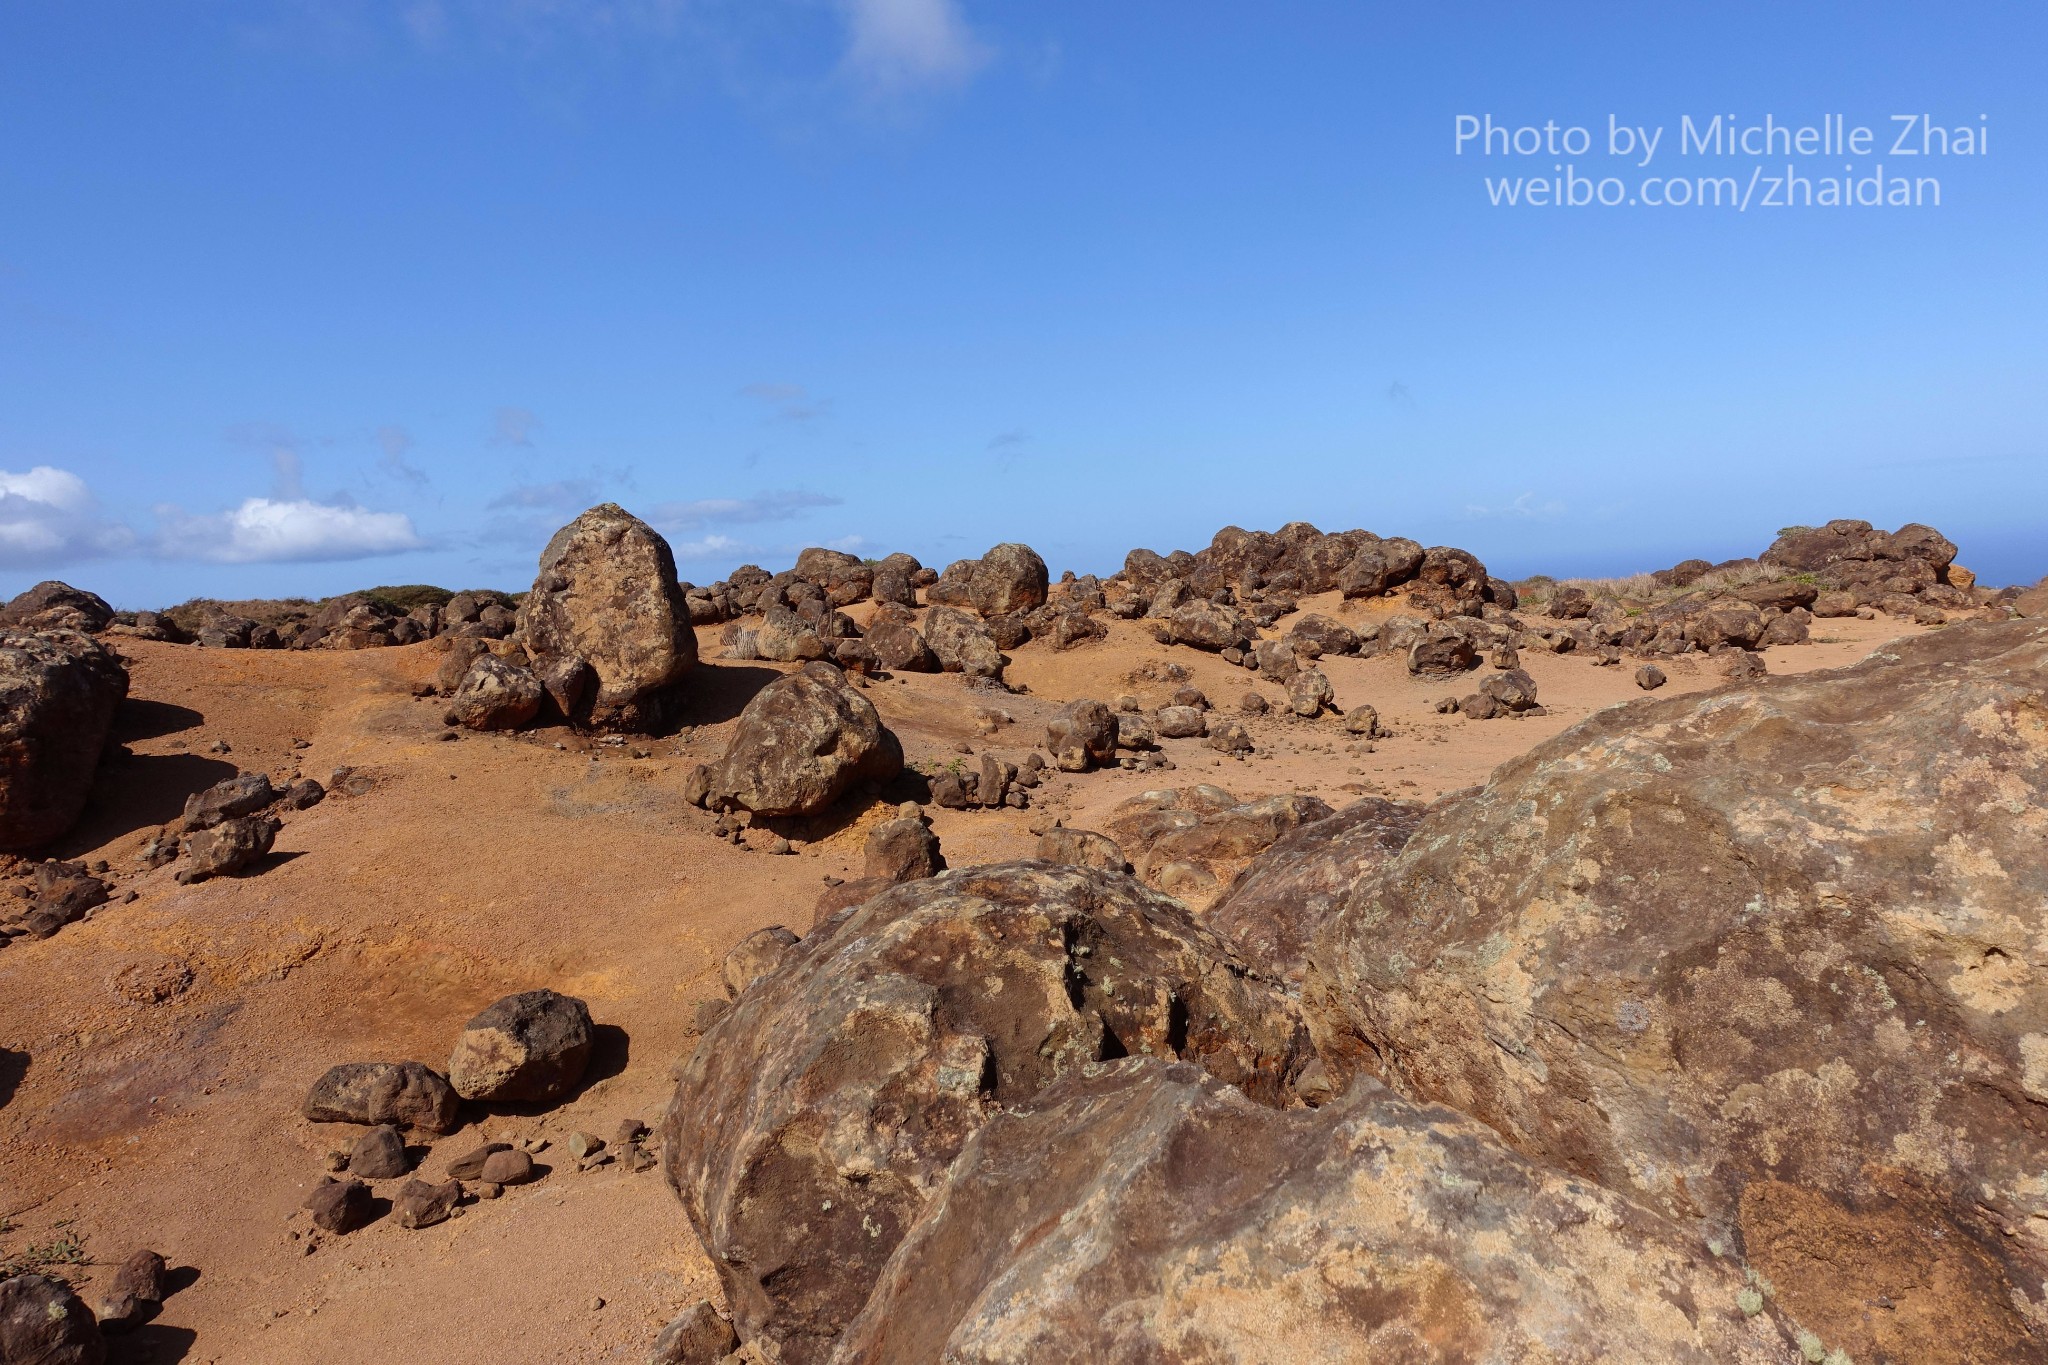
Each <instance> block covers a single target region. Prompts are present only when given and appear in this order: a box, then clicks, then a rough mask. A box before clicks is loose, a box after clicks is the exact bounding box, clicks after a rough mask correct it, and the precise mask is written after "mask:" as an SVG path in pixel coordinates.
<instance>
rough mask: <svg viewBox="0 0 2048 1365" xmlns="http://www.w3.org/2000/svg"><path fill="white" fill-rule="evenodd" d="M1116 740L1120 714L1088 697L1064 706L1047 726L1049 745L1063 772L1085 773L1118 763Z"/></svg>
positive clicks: (1055, 761)
mask: <svg viewBox="0 0 2048 1365" xmlns="http://www.w3.org/2000/svg"><path fill="white" fill-rule="evenodd" d="M1116 740H1117V723H1116V713H1115V712H1113V711H1111V710H1110V709H1109V708H1108V707H1107V706H1105V705H1103V704H1102V703H1101V702H1099V701H1092V700H1089V699H1088V698H1085V697H1084V698H1080V699H1078V700H1075V701H1070V702H1068V703H1067V704H1066V705H1065V706H1062V707H1061V708H1060V709H1059V710H1058V711H1056V712H1054V713H1053V718H1052V719H1051V720H1049V721H1047V722H1046V726H1045V747H1046V748H1047V749H1048V750H1049V751H1050V752H1051V753H1052V758H1053V762H1054V763H1055V764H1056V765H1058V767H1059V769H1060V771H1061V772H1069V773H1085V772H1087V771H1088V770H1089V769H1091V768H1096V767H1101V766H1103V765H1105V764H1110V763H1114V762H1116Z"/></svg>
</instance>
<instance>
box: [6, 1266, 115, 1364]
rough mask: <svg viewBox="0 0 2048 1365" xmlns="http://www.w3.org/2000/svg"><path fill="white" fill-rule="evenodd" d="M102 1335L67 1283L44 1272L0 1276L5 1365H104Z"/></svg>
mask: <svg viewBox="0 0 2048 1365" xmlns="http://www.w3.org/2000/svg"><path fill="white" fill-rule="evenodd" d="M106 1358H107V1342H106V1338H105V1337H103V1336H101V1335H100V1327H99V1324H98V1323H97V1322H95V1321H94V1320H93V1316H92V1310H91V1309H90V1308H87V1307H86V1306H85V1301H84V1300H82V1299H80V1298H79V1297H78V1295H76V1294H74V1293H72V1292H71V1286H70V1285H68V1284H66V1283H64V1281H62V1280H57V1279H52V1278H50V1277H49V1276H47V1275H11V1276H9V1277H8V1278H6V1279H4V1280H0V1361H5V1362H6V1365H17V1362H19V1365H103V1362H104V1361H105V1360H106Z"/></svg>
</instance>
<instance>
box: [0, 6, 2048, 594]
mask: <svg viewBox="0 0 2048 1365" xmlns="http://www.w3.org/2000/svg"><path fill="white" fill-rule="evenodd" d="M2044 53H2048V11H2044V10H2043V9H2042V8H2041V7H2040V6H2038V5H2020V4H1979V5H1972V6H1969V7H1956V6H1942V5H1933V4H1924V5H1911V6H1908V5H1887V4H1877V3H1861V4H1856V5H1819V4H1815V5H1801V6H1796V7H1794V6H1785V5H1783V4H1739V3H1728V4H1717V5H1714V6H1704V5H1693V6H1673V5H1662V4H1645V3H1642V2H1641V0H1634V2H1633V3H1627V4H1577V5H1572V6H1533V5H1528V4H1525V3H1512V4H1510V3H1502V4H1492V5H1474V4H1456V3H1451V4H1432V5H1427V6H1423V5H1412V6H1392V5H1372V6H1368V5H1364V4H1352V3H1344V4H1338V3H1324V4H1306V3H1286V2H1285V0H1280V2H1278V3H1272V4H1261V5H1244V4H1230V5H1226V4H1213V5H1188V4H1185V3H1163V2H1162V3H1152V2H1150V0H1119V2H1118V3H1115V4H1103V3H1100V0H1032V2H1031V3H1028V4H1027V3H1011V4H995V3H982V2H981V0H389V2H388V3H385V2H379V0H242V2H240V3H231V2H230V0H186V2H184V3H176V4H164V3H161V0H156V2H155V3H147V4H144V3H133V4H106V3H97V2H96V0H70V2H69V3H63V4H58V3H23V2H17V3H11V4H4V5H0V127H4V128H5V129H6V130H7V132H6V137H5V139H4V142H0V590H5V591H8V592H11V591H13V590H16V589H17V588H19V587H21V586H25V585H26V584H27V583H29V582H32V581H34V580H35V579H37V578H40V577H45V576H51V575H56V576H61V577H65V578H67V579H70V580H72V581H74V582H78V583H80V584H82V585H84V586H88V587H92V588H95V589H97V590H98V591H100V592H102V593H103V594H105V595H106V596H108V597H109V598H111V599H113V600H115V601H116V602H117V603H118V604H121V605H125V606H148V605H162V604H166V603H169V602H175V601H178V600H182V599H183V598H185V597H188V596H192V595H196V594H205V595H215V596H234V597H240V596H254V595H275V594H283V593H304V594H314V595H317V594H323V593H329V592H335V591H340V590H343V589H347V588H350V587H357V586H366V585H368V584H370V583H375V582H420V581H426V582H438V583H441V584H443V585H444V586H448V587H462V586H471V585H493V586H503V587H519V586H523V585H524V584H525V583H526V582H528V581H529V580H530V578H531V576H532V565H533V562H534V560H535V557H536V556H537V555H538V553H539V550H540V547H541V544H542V543H543V541H544V540H545V538H546V535H547V533H548V532H549V531H550V530H551V529H552V528H553V527H554V526H556V525H558V524H560V523H561V522H562V521H564V520H566V519H567V518H568V517H570V516H572V515H573V514H574V513H575V512H576V511H578V510H580V509H581V508H582V507H583V506H585V505H588V504H589V503H591V502H595V501H599V500H604V499H615V500H617V501H620V502H622V503H624V504H625V505H627V506H628V507H630V508H632V509H633V510H635V511H637V512H639V513H640V514H641V515H643V516H646V517H648V518H649V519H650V520H653V521H655V522H656V523H657V524H658V525H660V526H661V527H662V528H663V529H664V531H665V532H666V533H667V534H668V535H669V537H670V539H671V541H672V542H673V543H674V544H675V546H676V548H677V551H678V558H679V560H681V561H682V562H681V569H682V573H683V576H684V577H686V578H691V579H695V580H697V581H706V580H709V579H711V578H715V577H717V576H719V575H720V574H722V573H724V572H725V571H727V570H729V569H730V568H731V567H732V566H733V565H735V564H737V563H739V562H741V561H742V560H745V559H754V560H757V561H759V562H763V563H769V564H771V565H773V564H778V563H786V562H787V561H788V560H789V559H790V558H791V557H792V556H793V554H794V551H795V550H796V549H797V548H798V547H800V546H803V545H806V544H841V545H846V546H849V547H853V548H860V549H863V550H865V551H866V552H869V553H874V554H880V553H884V552H886V551H889V550H894V549H908V550H910V551H912V552H913V553H915V554H917V555H919V556H920V557H922V558H924V559H925V560H927V561H929V562H933V563H939V564H943V563H944V562H946V561H948V560H950V559H953V558H956V557H959V556H961V555H964V554H969V553H978V552H979V551H980V550H982V549H984V548H986V547H987V546H988V545H989V544H991V543H993V542H995V541H997V540H1006V539H1024V540H1027V541H1029V542H1031V543H1032V544H1034V545H1036V546H1037V547H1038V548H1039V549H1040V550H1041V552H1043V553H1044V554H1045V556H1046V558H1047V559H1048V561H1049V562H1051V563H1052V564H1053V566H1054V567H1055V569H1059V568H1066V567H1072V568H1075V569H1079V570H1084V571H1085V570H1100V571H1107V570H1109V569H1111V568H1114V567H1115V566H1116V565H1117V564H1118V563H1119V562H1120V561H1121V558H1122V556H1123V553H1124V551H1125V550H1127V549H1129V548H1130V547H1131V546H1134V545H1149V546H1152V547H1154V548H1158V549H1168V548H1173V547H1175V546H1186V547H1190V548H1192V547H1196V546H1199V545H1200V544H1202V543H1205V542H1206V540H1207V539H1208V537H1209V535H1210V534H1211V533H1212V532H1213V531H1214V530H1215V529H1216V528H1217V527H1219V526H1221V525H1224V524H1226V523H1230V522H1236V523H1238V524H1242V525H1248V526H1267V527H1271V526H1277V525H1279V524H1280V523H1282V522H1284V521H1287V520H1291V519H1296V518H1305V519H1308V520H1312V521H1314V522H1316V523H1317V524H1319V525H1322V526H1324V527H1325V528H1326V529H1337V528H1341V527H1346V526H1353V525H1362V526H1366V527H1369V528H1371V529H1373V530H1376V531H1379V532H1381V533H1382V534H1389V535H1392V534H1405V535H1411V536H1414V537H1416V538H1418V539H1421V540H1423V541H1425V542H1429V543H1449V544H1456V545H1462V546H1465V547H1467V548H1470V549H1472V550H1473V551H1475V552H1476V553H1478V554H1479V555H1480V556H1481V557H1482V558H1484V559H1485V560H1486V561H1487V562H1488V564H1489V565H1490V566H1491V567H1493V568H1494V569H1495V570H1496V571H1497V572H1505V573H1509V574H1514V575H1520V574H1526V573H1531V572H1537V571H1547V572H1558V573H1563V572H1620V571H1629V570H1635V569H1642V568H1653V567H1659V566H1662V565H1665V564H1669V563H1671V562H1673V561H1674V560H1676V559H1679V558H1685V557H1689V556H1692V555H1705V556H1708V557H1710V558H1719V557H1725V556H1732V555H1736V554H1745V553H1754V552H1755V551H1757V550H1759V549H1761V548H1762V546H1763V545H1764V544H1766V543H1768V541H1769V539H1770V537H1771V535H1772V534H1773V533H1774V532H1775V530H1776V529H1777V528H1778V527H1779V526H1781V525H1785V524H1788V523H1794V522H1813V521H1818V520H1823V519H1825V518H1828V517H1831V516H1860V517H1865V518H1868V519H1870V520H1872V521H1876V522H1880V523H1884V524H1886V525H1896V524H1898V523H1900V522H1902V521H1906V520H1923V521H1928V522H1931V523H1933V524H1934V525H1936V526H1939V527H1940V528H1942V529H1943V530H1944V531H1946V532H1948V533H1949V534H1950V535H1951V536H1952V537H1953V538H1954V539H1955V540H1957V541H1958V542H1959V543H1960V544H1961V545H1962V547H1963V559H1964V561H1965V562H1966V563H1970V564H1972V565H1973V566H1974V567H1977V568H1978V569H1979V571H1980V572H1981V573H1983V574H1985V575H1986V577H1987V578H1989V579H1991V580H1992V581H2016V580H2020V579H2025V580H2027V581H2031V580H2032V579H2034V578H2036V577H2039V576H2040V575H2041V574H2043V573H2044V572H2048V542H2044V537H2043V535H2042V532H2043V529H2044V524H2043V523H2044V515H2043V512H2042V507H2043V497H2042V495H2043V493H2044V492H2048V477H2044V471H2048V462H2044V457H2048V382H2044V370H2048V270H2044V267H2043V263H2042V246H2041V224H2042V223H2043V222H2044V221H2048V215H2044V209H2048V118H2044V114H2048V108H2044V106H2048V96H2044V93H2043V90H2044V85H2043V82H2042V81H2041V80H2040V77H2039V70H2040V63H2041V59H2042V57H2043V55H2044ZM1922 112H1924V113H1926V114H1928V115H1930V116H1931V117H1932V119H1933V120H1934V121H1935V122H1936V123H1938V124H1940V125H1942V126H1944V127H1955V126H1962V125H1973V126H1978V127H1982V128H1988V129H1989V130H1990V140H1989V144H1988V146H1989V150H1988V153H1987V154H1983V155H1973V156H1950V157H1947V158H1932V157H1922V158H1919V159H1917V160H1916V161H1915V162H1914V163H1912V164H1910V165H1907V164H1904V163H1902V161H1901V160H1900V159H1899V158H1897V157H1893V156H1886V155H1872V156H1867V157H1850V158H1847V160H1849V161H1852V162H1854V163H1855V164H1856V168H1857V172H1856V173H1857V174H1858V175H1862V174H1867V173H1869V172H1870V170H1871V166H1872V164H1873V163H1877V162H1883V163H1885V164H1886V166H1887V169H1888V170H1889V171H1891V172H1893V173H1900V172H1903V173H1906V174H1908V175H1911V176H1915V177H1922V176H1931V177H1936V178H1938V179H1939V181H1940V185H1941V203H1940V205H1939V207H1934V206H1931V205H1926V204H1923V205H1922V206H1920V207H1907V208H1820V207H1815V208H1803V209H1786V210H1776V211H1773V210H1770V209H1766V208H1761V207H1759V208H1753V209H1751V210H1750V211H1747V212H1737V211H1734V210H1733V209H1729V208H1700V207H1688V208H1683V209H1680V208H1657V209H1652V208H1648V207H1643V206H1635V207H1630V206H1626V205H1623V206H1617V207H1614V208H1597V207H1588V208H1576V209H1559V208H1547V207H1545V208H1532V207H1515V208H1506V207H1496V206H1494V205H1492V204H1490V203H1489V199H1488V190H1487V181H1488V178H1489V177H1500V176H1522V175H1530V174H1537V175H1545V174H1550V173H1551V168H1552V167H1553V166H1555V165H1557V164H1560V162H1562V161H1570V162H1572V163H1573V165H1574V166H1575V168H1576V169H1577V170H1578V171H1579V173H1580V174H1583V175H1587V176H1590V177H1605V176H1609V175H1613V176H1615V177H1616V179H1617V181H1618V182H1619V183H1620V184H1621V185H1622V186H1623V187H1625V188H1626V189H1627V190H1628V191H1629V192H1630V193H1635V192H1638V191H1640V190H1641V189H1642V185H1641V183H1640V181H1641V178H1642V177H1645V176H1651V175H1664V174H1670V175H1676V176H1678V177H1680V178H1681V179H1684V178H1689V177H1695V176H1698V175H1703V174H1710V175H1715V176H1718V175H1722V174H1728V175H1739V176H1740V177H1742V178H1743V179H1744V180H1745V181H1746V180H1747V178H1748V177H1749V176H1750V175H1751V174H1752V173H1753V171H1758V170H1759V169H1760V173H1763V174H1770V175H1776V174H1778V173H1779V171H1781V170H1782V168H1783V164H1784V161H1785V158H1782V157H1777V156H1766V157H1761V158H1759V157H1736V158H1732V159H1728V160H1723V161H1715V160H1712V159H1708V158H1701V157H1697V156H1694V157H1687V158H1681V157H1679V156H1678V155H1677V152H1676V151H1675V149H1674V148H1673V147H1672V145H1671V144H1672V143H1674V142H1675V141H1676V139H1677V137H1678V135H1679V134H1678V123H1679V120H1680V118H1681V117H1682V116H1687V115H1690V116H1692V117H1693V118H1694V119H1695V120H1704V119H1706V118H1709V117H1711V116H1712V115H1714V114H1716V113H1720V114H1723V115H1733V116H1734V118H1735V119H1736V120H1737V121H1739V122H1742V123H1749V122H1752V121H1760V120H1762V119H1763V118H1764V117H1765V116H1766V115H1769V116H1772V117H1774V118H1776V119H1777V120H1779V121H1781V122H1790V123H1793V124H1802V123H1814V122H1818V121H1819V120H1820V119H1821V117H1822V116H1823V115H1824V114H1830V113H1842V114H1844V115H1845V116H1846V119H1847V122H1848V124H1849V125H1851V126H1855V125H1859V124H1861V125H1868V126H1871V127H1872V128H1873V129H1874V130H1875V131H1876V133H1877V136H1878V138H1879V142H1880V147H1879V151H1884V150H1886V144H1889V143H1890V141H1891V140H1892V138H1893V134H1894V131H1895V127H1896V125H1894V124H1893V123H1892V122H1891V119H1892V116H1893V115H1895V114H1900V113H1915V114H1917V113H1922ZM1460 114H1472V115H1486V114H1491V115H1492V116H1493V117H1494V118H1495V119H1496V120H1497V121H1499V122H1501V123H1503V124H1506V125H1509V126H1521V125H1540V124H1542V123H1543V122H1544V121H1545V120H1551V119H1554V120H1556V121H1557V122H1558V123H1559V124H1560V125H1561V126H1571V125H1575V124H1576V125H1581V126H1584V127H1586V128H1587V129H1588V130H1589V132H1590V133H1591V134H1592V137H1593V141H1594V143H1595V145H1594V147H1593V148H1591V149H1590V150H1589V151H1588V153H1587V154H1586V155H1583V156H1566V157H1561V158H1560V157H1552V156H1549V155H1542V156H1532V157H1513V156H1505V157H1502V156H1495V157H1484V158H1483V157H1480V156H1478V155H1477V154H1476V153H1475V152H1473V151H1472V150H1471V149H1470V148H1469V147H1468V149H1467V152H1466V153H1465V154H1463V155H1461V154H1459V153H1458V152H1457V150H1456V140H1455V136H1454V134H1455V128H1456V124H1455V120H1456V119H1457V116H1458V115H1460ZM1610 116H1614V117H1617V118H1618V119H1619V120H1620V121H1621V122H1623V123H1625V124H1639V125H1645V126H1650V125H1654V126H1659V127H1664V128H1665V129H1666V130H1667V131H1666V141H1665V144H1664V148H1663V150H1662V151H1661V152H1660V155H1659V157H1658V159H1657V160H1656V161H1655V162H1653V164H1652V165H1650V166H1648V167H1639V166H1636V165H1635V164H1634V162H1633V160H1632V159H1630V158H1622V157H1609V156H1607V155H1606V154H1605V153H1606V146H1605V142H1606V130H1607V120H1608V119H1609V117H1610ZM1980 120H1981V122H1980ZM1795 160H1796V161H1797V162H1798V164H1797V167H1796V169H1797V170H1798V171H1799V172H1800V173H1802V174H1804V175H1807V176H1824V175H1830V174H1836V173H1838V170H1837V168H1838V166H1839V165H1840V163H1841V162H1842V161H1843V160H1844V158H1841V157H1836V156H1813V157H1807V158H1795Z"/></svg>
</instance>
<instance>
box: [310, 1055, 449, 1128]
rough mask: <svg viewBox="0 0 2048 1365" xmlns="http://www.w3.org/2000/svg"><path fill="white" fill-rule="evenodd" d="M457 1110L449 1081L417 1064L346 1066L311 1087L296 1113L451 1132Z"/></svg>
mask: <svg viewBox="0 0 2048 1365" xmlns="http://www.w3.org/2000/svg"><path fill="white" fill-rule="evenodd" d="M461 1107H462V1101H461V1099H460V1098H459V1097H458V1096H457V1095H456V1093H455V1089H454V1087H453V1086H451V1085H449V1084H448V1081H447V1078H446V1077H444V1076H442V1075H441V1074H440V1073H439V1072H437V1071H434V1070H433V1069H431V1068H429V1067H426V1066H423V1065H421V1064H420V1063H419V1062H344V1063H343V1064H341V1065H340V1066H335V1067H330V1068H328V1070H327V1072H326V1074H324V1075H322V1076H321V1077H320V1079H319V1080H317V1081H315V1082H313V1088H312V1089H311V1090H309V1091H307V1092H306V1100H305V1103H304V1104H303V1105H301V1106H300V1112H301V1113H303V1114H304V1115H305V1116H306V1117H307V1118H309V1119H311V1120H312V1121H313V1122H315V1123H362V1124H380V1123H392V1124H396V1125H398V1126H399V1127H400V1128H408V1129H417V1130H418V1131H420V1132H424V1133H452V1132H454V1131H455V1126H456V1122H457V1113H458V1111H459V1110H460V1109H461Z"/></svg>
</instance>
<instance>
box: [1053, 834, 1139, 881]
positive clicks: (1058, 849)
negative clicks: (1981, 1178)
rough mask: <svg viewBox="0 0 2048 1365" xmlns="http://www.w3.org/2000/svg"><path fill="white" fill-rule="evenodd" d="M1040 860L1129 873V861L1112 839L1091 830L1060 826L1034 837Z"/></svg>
mask: <svg viewBox="0 0 2048 1365" xmlns="http://www.w3.org/2000/svg"><path fill="white" fill-rule="evenodd" d="M1038 859H1039V861H1040V862H1047V863H1064V864H1066V865H1067V866H1069V867H1092V868H1096V869H1099V870H1100V871H1103V872H1129V871H1130V870H1131V864H1130V860H1129V859H1127V858H1125V857H1124V851H1123V850H1122V849H1120V848H1118V847H1117V844H1116V840H1114V839H1112V838H1110V837H1109V836H1108V835H1107V834H1098V833H1096V832H1095V831H1094V830H1092V829H1068V828H1066V827H1065V826H1060V827H1057V828H1054V829H1049V830H1047V831H1046V832H1045V833H1043V834H1041V835H1039V836H1038Z"/></svg>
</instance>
